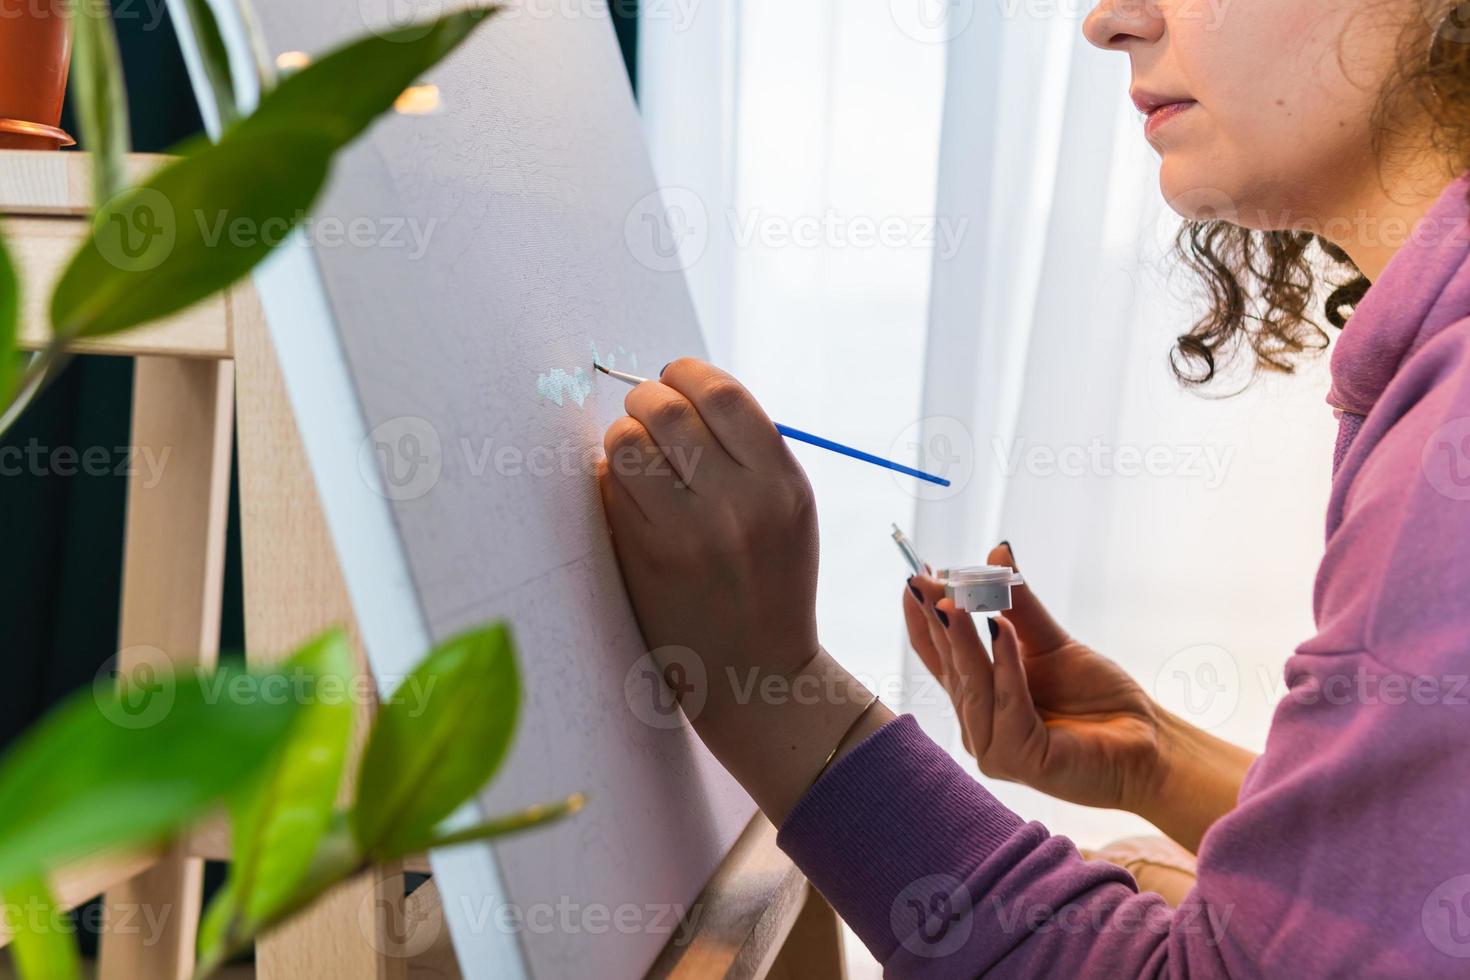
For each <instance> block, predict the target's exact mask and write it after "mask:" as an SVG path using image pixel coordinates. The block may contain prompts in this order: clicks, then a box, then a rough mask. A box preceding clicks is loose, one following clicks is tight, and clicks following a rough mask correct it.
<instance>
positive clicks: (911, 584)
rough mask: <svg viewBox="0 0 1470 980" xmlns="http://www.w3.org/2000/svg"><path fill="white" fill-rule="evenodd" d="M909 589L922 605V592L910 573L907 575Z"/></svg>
mask: <svg viewBox="0 0 1470 980" xmlns="http://www.w3.org/2000/svg"><path fill="white" fill-rule="evenodd" d="M909 591H910V592H912V593H913V594H914V598H915V599H918V600H919V605H921V606H922V605H923V604H924V593H922V592H920V591H919V587H918V586H917V585H915V584H914V577H913V576H912V575H910V576H909Z"/></svg>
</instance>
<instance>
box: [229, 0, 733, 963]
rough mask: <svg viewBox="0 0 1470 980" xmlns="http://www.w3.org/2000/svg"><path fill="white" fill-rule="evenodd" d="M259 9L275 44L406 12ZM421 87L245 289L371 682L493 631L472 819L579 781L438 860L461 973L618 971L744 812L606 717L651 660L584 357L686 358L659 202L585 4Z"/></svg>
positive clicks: (504, 26)
mask: <svg viewBox="0 0 1470 980" xmlns="http://www.w3.org/2000/svg"><path fill="white" fill-rule="evenodd" d="M255 6H256V8H257V10H258V13H259V16H260V19H261V21H262V26H263V28H264V32H265V35H266V38H267V40H268V42H269V46H270V49H271V54H272V55H273V56H274V55H277V54H279V53H281V52H285V51H295V50H301V51H322V50H325V49H327V48H330V47H332V46H334V45H336V44H338V43H340V42H341V41H343V40H345V39H347V38H349V37H354V36H357V35H360V34H362V33H363V32H364V31H366V30H369V29H371V28H373V27H375V26H376V27H381V26H383V25H385V24H388V23H389V22H390V16H389V15H390V13H394V14H398V15H400V20H401V15H402V14H403V13H404V11H405V10H408V9H409V8H408V7H406V6H405V5H402V4H394V5H393V6H394V8H395V9H394V10H392V11H390V9H389V7H390V3H389V0H362V2H361V3H360V4H359V3H358V2H357V0H349V2H341V0H332V2H311V3H303V2H301V0H256V4H255ZM431 6H432V5H431ZM419 12H420V13H424V12H428V13H432V12H434V11H432V10H421V11H419ZM427 81H430V82H432V83H433V84H435V85H437V86H438V89H439V97H440V99H441V102H442V107H441V110H440V111H439V112H437V113H435V114H431V115H427V116H412V117H410V116H401V115H398V116H393V117H390V118H388V119H386V120H385V121H383V122H381V123H379V124H378V125H377V126H376V127H375V128H374V129H373V130H372V131H371V132H370V134H369V135H368V136H367V137H366V138H365V139H364V140H363V141H362V142H361V143H359V144H357V145H356V146H355V147H353V148H352V149H351V150H350V151H349V152H348V153H347V154H346V155H345V157H344V158H343V159H342V160H341V161H340V162H339V164H338V166H337V168H336V170H335V173H334V176H333V182H332V191H331V193H330V195H329V197H328V199H327V200H326V201H325V203H324V204H323V205H321V206H319V207H318V208H317V209H316V212H315V217H314V221H313V223H312V224H311V225H310V226H309V228H308V234H307V236H306V238H307V240H308V241H309V242H310V243H311V244H310V245H309V246H306V245H299V244H298V245H296V246H292V247H288V248H287V249H285V250H284V251H283V253H282V254H280V255H279V256H278V257H277V258H275V259H273V260H272V262H271V263H270V264H269V265H268V266H267V267H266V268H265V269H264V270H263V271H262V272H261V273H260V274H259V275H258V276H257V284H258V286H259V288H260V291H261V294H262V299H263V301H264V303H265V306H266V312H267V316H268V319H269V321H270V325H271V332H272V335H273V337H274V339H275V342H276V346H277V350H278V354H279V356H280V358H281V362H282V368H283V373H284V374H285V377H286V381H287V387H288V390H289V391H290V394H291V398H292V402H293V407H294V409H295V412H296V414H297V419H298V422H299V424H300V426H301V428H302V431H303V436H304V439H305V442H306V444H307V451H308V455H309V456H310V457H311V462H312V467H313V472H314V474H315V476H316V478H317V483H318V489H319V490H320V492H321V495H322V498H323V505H324V507H325V510H326V514H327V518H328V522H329V524H330V525H331V527H332V532H333V537H334V540H335V542H336V545H337V549H338V552H339V556H340V558H341V561H342V565H343V570H344V573H345V576H346V579H347V582H348V587H349V591H350V592H351V593H352V596H353V602H354V606H355V608H356V611H357V615H358V619H359V623H360V626H361V628H362V631H363V635H364V640H365V642H366V646H367V650H368V654H369V657H370V659H371V660H372V662H373V665H374V669H375V672H376V673H377V674H378V676H379V680H380V683H382V684H383V685H384V686H385V687H391V686H392V681H393V679H394V678H395V677H398V676H401V675H402V673H403V672H404V671H405V670H406V669H407V668H408V666H409V665H411V664H412V663H413V662H414V661H415V660H416V659H417V658H418V657H419V656H421V655H422V654H423V653H424V652H425V650H426V648H427V645H428V644H429V643H430V642H432V641H433V640H438V639H443V638H445V637H448V636H450V635H452V634H453V633H455V632H457V631H459V630H462V629H464V628H467V627H470V626H474V625H477V624H480V623H483V622H486V621H488V620H492V619H496V618H505V619H507V620H509V621H510V623H511V624H512V625H513V627H514V630H515V634H516V638H517V640H518V644H519V650H520V663H521V666H522V670H523V674H524V678H525V694H526V696H525V705H524V710H523V720H522V723H521V726H520V730H519V732H518V734H517V737H516V742H515V746H514V748H513V751H512V755H511V758H510V760H509V762H508V764H507V765H506V766H505V768H504V769H503V770H502V772H501V774H500V776H499V777H498V779H497V780H496V781H495V783H494V784H493V785H492V786H491V787H490V789H489V790H488V791H487V792H486V793H485V795H484V796H483V798H482V799H481V800H480V801H479V803H478V813H479V814H481V815H491V814H495V813H499V812H503V811H506V810H510V809H515V808H519V807H522V806H525V805H528V804H532V803H536V802H540V801H544V800H552V799H557V798H560V797H563V796H565V795H567V794H569V793H573V792H579V791H581V792H586V793H587V794H588V796H589V800H590V802H589V805H588V807H587V809H585V810H584V811H583V812H582V813H580V814H578V815H577V816H576V817H574V818H573V819H571V820H569V821H566V822H565V823H563V824H561V825H560V826H558V827H555V828H553V829H550V830H546V831H542V832H538V833H535V834H533V835H529V836H525V837H521V838H517V839H514V840H511V841H507V842H505V843H502V844H501V845H499V846H497V847H496V848H494V851H493V855H492V853H491V849H490V848H488V847H484V846H473V847H465V848H459V849H456V850H455V851H454V852H452V853H446V854H437V855H434V856H433V860H434V868H435V873H436V878H437V880H438V884H439V887H440V890H441V892H443V893H444V900H445V906H446V914H447V916H448V918H449V921H450V924H451V926H452V929H453V932H454V940H455V945H456V949H457V950H458V951H459V954H460V959H461V961H462V966H463V968H464V970H465V973H466V976H468V977H496V978H500V977H508V976H514V975H530V976H535V977H542V978H560V977H588V976H598V977H614V978H622V977H637V976H641V975H642V974H643V973H644V972H645V971H646V969H647V967H648V965H649V964H650V963H651V962H652V960H653V959H654V957H655V956H656V955H657V954H658V952H659V950H660V949H661V948H662V947H663V946H664V944H665V943H666V942H667V941H668V940H669V938H670V935H671V932H672V930H673V929H674V927H675V925H676V923H675V921H674V920H675V918H676V916H675V915H674V913H675V912H676V911H677V910H678V909H679V908H687V907H688V906H689V905H690V904H691V903H692V902H693V900H694V898H695V897H696V895H697V894H698V892H699V890H700V888H701V887H702V885H703V884H704V882H705V881H706V880H707V879H708V877H709V875H710V873H711V872H712V871H713V870H714V868H715V867H716V866H717V865H718V863H719V861H720V860H721V858H722V857H723V856H724V854H725V853H726V851H728V849H729V847H730V845H731V844H732V843H733V842H734V840H735V838H736V837H737V836H738V834H739V832H740V830H741V829H742V828H743V827H744V825H745V823H746V822H747V821H748V819H749V817H750V816H751V814H752V813H753V812H754V808H753V805H752V804H751V803H750V801H749V799H748V798H747V797H746V796H745V795H744V793H743V792H742V791H741V790H740V789H739V788H738V786H737V785H735V784H734V783H733V781H732V780H730V779H729V777H728V776H726V775H725V774H724V773H723V771H722V770H721V769H720V768H719V766H718V765H717V764H716V763H715V762H714V761H713V760H712V759H711V758H710V757H709V756H708V755H707V754H706V753H705V752H704V750H703V748H702V747H701V746H700V744H699V742H698V739H697V738H696V737H695V736H694V735H693V734H692V732H690V731H689V729H688V728H687V726H683V725H679V726H676V727H673V728H668V727H659V726H657V725H651V724H648V723H646V722H645V721H642V720H640V718H639V713H638V712H635V711H634V710H633V709H632V708H630V704H629V699H628V696H627V695H626V694H625V681H626V680H627V678H628V675H629V671H630V669H631V668H633V667H634V665H635V663H636V662H637V661H638V659H639V658H640V657H641V656H642V655H643V654H644V652H645V651H644V648H643V645H642V640H641V638H640V636H639V633H638V629H637V626H636V623H635V621H634V619H633V616H632V613H631V610H630V607H629V605H628V601H627V597H626V595H625V594H624V592H623V589H622V585H621V581H620V579H619V575H618V572H617V567H616V563H615V559H614V556H613V553H612V550H611V547H610V542H609V540H608V537H607V532H606V528H605V524H604V521H603V517H602V511H601V504H600V500H599V497H598V493H597V488H596V482H595V479H594V477H593V475H592V472H593V471H592V466H593V461H594V460H595V459H596V458H597V457H598V456H599V455H600V453H601V439H602V432H603V431H604V429H605V428H606V426H607V424H608V423H609V422H611V421H612V420H613V419H614V418H616V417H617V416H618V415H620V414H622V408H621V406H622V399H623V397H624V395H625V394H626V390H627V389H626V388H625V387H624V386H622V385H621V384H618V383H615V382H611V381H610V380H608V379H606V378H602V379H600V380H593V378H592V375H591V368H592V364H593V358H594V354H595V355H596V356H597V357H599V358H601V359H602V360H603V362H604V363H607V364H608V365H609V366H615V367H619V368H624V369H627V370H631V371H638V372H643V373H655V372H657V371H658V369H659V368H660V367H661V366H662V365H663V364H664V363H666V362H667V361H669V360H671V359H673V358H675V357H678V356H682V355H699V354H701V353H702V351H703V345H702V342H701V339H700V335H699V330H698V326H697V324H696V322H695V316H694V312H693V309H692V306H691V303H690V300H689V296H688V292H687V289H686V286H685V283H684V280H683V277H682V274H681V273H680V272H679V271H678V268H677V266H678V262H677V261H675V260H673V258H672V253H671V251H670V250H669V249H667V248H666V247H665V244H666V242H667V241H668V239H667V237H666V233H667V232H668V231H669V228H668V227H667V221H668V220H669V218H670V215H671V214H672V215H673V219H674V220H678V219H679V218H680V217H681V215H680V214H679V213H678V212H677V211H675V210H674V209H670V211H669V212H667V213H666V212H665V209H664V208H663V206H662V204H661V201H660V197H659V194H658V189H657V186H656V184H655V180H654V177H653V174H652V172H651V168H650V166H649V163H648V159H647V154H646V152H645V149H644V146H643V144H642V141H641V135H640V130H639V125H638V119H637V113H636V108H635V106H634V103H633V99H632V95H631V92H630V89H629V85H628V82H627V78H626V75H625V73H624V69H623V65H622V63H621V60H620V57H619V53H618V50H617V46H616V43H615V39H614V34H613V30H612V26H611V22H610V20H609V19H608V16H607V14H606V10H605V9H604V8H603V7H602V6H601V5H600V4H598V3H592V2H585V3H583V2H579V3H574V4H545V3H533V4H531V5H530V6H529V7H523V6H519V5H517V4H512V5H510V9H509V10H508V11H507V13H505V14H503V15H502V16H501V17H498V18H496V19H494V20H492V21H491V22H489V23H488V24H486V25H485V26H484V27H482V28H481V29H480V31H479V32H478V33H477V34H476V35H475V36H474V37H473V38H472V39H471V40H470V41H469V42H468V43H467V44H466V45H465V47H464V48H462V49H461V50H460V51H459V52H457V53H456V54H455V55H454V56H453V57H452V59H451V60H450V61H448V62H446V63H445V64H444V65H442V66H440V68H439V69H437V70H436V71H435V72H434V73H433V74H432V75H431V76H430V78H429V79H428V80H427ZM354 229H355V231H354ZM634 687H635V689H636V687H637V685H636V684H635V685H634ZM634 700H635V701H636V700H637V698H636V696H635V698H634ZM643 713H644V714H645V715H646V712H643ZM506 906H508V907H509V909H511V910H514V911H513V912H510V913H507V910H506V908H505V907H506ZM517 922H519V925H516V924H515V923H517Z"/></svg>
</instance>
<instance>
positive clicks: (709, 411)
mask: <svg viewBox="0 0 1470 980" xmlns="http://www.w3.org/2000/svg"><path fill="white" fill-rule="evenodd" d="M659 380H660V381H662V382H663V384H665V385H667V386H668V387H670V388H673V389H675V390H676V391H678V392H679V393H681V394H682V395H683V396H684V397H685V398H687V399H689V401H690V402H691V403H692V404H693V405H694V407H695V408H696V409H697V410H698V411H699V417H700V418H701V419H702V420H703V421H704V424H705V425H706V426H708V427H709V430H710V431H711V432H712V433H714V436H715V438H716V439H718V440H719V442H720V445H721V446H722V447H724V450H725V452H727V453H728V454H729V455H730V457H731V458H732V459H734V460H735V461H736V462H738V463H740V464H741V465H742V466H747V467H751V468H754V467H755V466H756V465H757V464H759V463H761V462H763V461H765V460H768V459H770V458H772V457H773V455H775V454H778V453H784V452H785V451H786V447H785V446H784V445H783V444H782V442H781V436H780V433H778V432H777V431H776V426H775V425H774V424H773V423H772V422H771V420H770V418H769V417H768V416H767V415H766V413H765V411H764V410H762V409H761V407H760V404H759V403H758V402H757V401H756V400H755V398H754V397H753V396H752V395H751V393H750V392H749V391H746V390H745V386H744V385H742V384H741V383H740V382H738V381H736V380H735V379H734V378H733V377H731V376H730V375H728V374H726V373H725V372H724V371H721V370H720V369H719V368H717V367H714V366H713V365H711V364H708V363H706V362H704V361H700V360H696V359H694V358H692V357H684V358H680V359H679V360H677V361H674V362H673V363H672V364H670V365H669V366H668V367H666V368H664V370H663V373H662V374H661V375H660V376H659Z"/></svg>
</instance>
